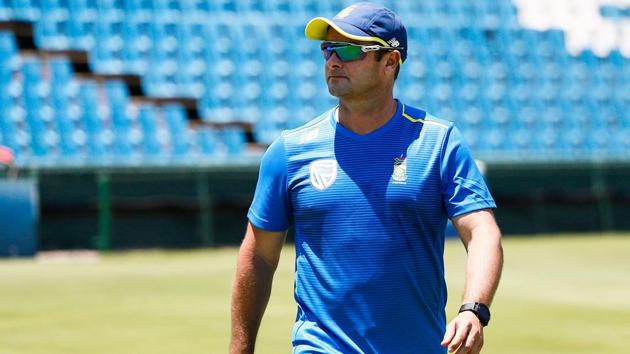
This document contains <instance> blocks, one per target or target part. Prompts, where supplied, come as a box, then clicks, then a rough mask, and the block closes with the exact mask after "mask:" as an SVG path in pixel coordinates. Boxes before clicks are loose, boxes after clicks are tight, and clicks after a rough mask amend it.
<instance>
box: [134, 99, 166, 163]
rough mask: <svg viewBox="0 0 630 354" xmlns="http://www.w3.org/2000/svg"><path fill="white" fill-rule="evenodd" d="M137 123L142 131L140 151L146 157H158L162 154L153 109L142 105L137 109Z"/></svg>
mask: <svg viewBox="0 0 630 354" xmlns="http://www.w3.org/2000/svg"><path fill="white" fill-rule="evenodd" d="M138 121H139V123H140V127H141V129H142V140H143V141H142V150H143V153H144V155H146V156H159V155H160V154H161V153H162V149H161V145H162V143H160V141H159V138H158V136H159V134H158V130H157V124H156V121H157V116H156V112H155V107H153V106H148V105H143V106H140V107H139V108H138Z"/></svg>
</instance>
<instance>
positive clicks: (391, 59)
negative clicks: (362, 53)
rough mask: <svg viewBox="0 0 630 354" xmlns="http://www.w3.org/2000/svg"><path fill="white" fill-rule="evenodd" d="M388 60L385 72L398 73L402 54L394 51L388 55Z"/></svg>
mask: <svg viewBox="0 0 630 354" xmlns="http://www.w3.org/2000/svg"><path fill="white" fill-rule="evenodd" d="M388 54H389V55H388V56H387V60H386V61H385V70H387V71H390V70H391V71H392V73H395V72H396V69H397V68H398V65H400V52H399V51H397V50H392V51H391V52H389V53H388Z"/></svg>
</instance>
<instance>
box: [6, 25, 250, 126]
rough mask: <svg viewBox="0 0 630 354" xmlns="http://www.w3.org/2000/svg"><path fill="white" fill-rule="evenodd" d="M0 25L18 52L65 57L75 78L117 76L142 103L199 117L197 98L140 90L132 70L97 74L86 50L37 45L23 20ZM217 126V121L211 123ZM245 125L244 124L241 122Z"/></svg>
mask: <svg viewBox="0 0 630 354" xmlns="http://www.w3.org/2000/svg"><path fill="white" fill-rule="evenodd" d="M0 29H4V30H9V31H11V32H13V34H14V35H15V37H16V39H17V44H18V50H19V53H20V55H23V56H35V57H38V58H39V59H43V60H46V59H48V58H54V57H65V58H68V59H69V60H70V61H71V63H72V69H73V71H74V73H75V77H76V78H77V79H78V80H93V81H95V82H98V83H103V82H106V81H112V80H121V81H123V82H125V84H126V85H127V88H128V90H129V93H130V94H131V96H132V99H133V100H134V101H137V102H142V103H144V104H153V105H155V106H163V105H165V104H174V103H175V104H180V105H182V106H184V107H185V108H186V113H187V117H188V120H189V121H200V120H201V117H200V115H199V111H198V109H197V100H196V99H194V98H189V97H151V96H146V95H145V94H144V90H143V89H142V78H141V77H140V76H139V75H135V74H99V73H95V72H93V71H92V69H91V68H90V65H89V54H88V53H87V52H86V51H83V50H73V49H68V50H58V49H40V48H37V46H36V45H35V42H34V32H33V24H32V23H30V22H27V21H0ZM214 126H215V127H219V128H220V127H221V126H220V125H216V124H215V125H214ZM243 127H244V128H248V126H247V125H243ZM249 129H250V130H251V126H249Z"/></svg>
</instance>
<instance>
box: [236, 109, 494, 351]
mask: <svg viewBox="0 0 630 354" xmlns="http://www.w3.org/2000/svg"><path fill="white" fill-rule="evenodd" d="M336 111H337V109H336V108H335V109H332V110H330V111H329V112H327V113H325V114H323V115H321V116H320V117H318V118H316V119H315V120H313V121H311V122H310V123H308V124H306V125H305V126H303V127H301V128H298V129H295V130H292V131H288V132H285V133H283V134H282V136H280V137H279V138H278V139H277V140H276V141H275V142H274V143H273V144H272V145H271V146H270V147H269V149H268V150H267V152H266V153H265V155H264V156H263V159H262V162H261V167H260V176H259V179H258V184H257V187H256V193H255V196H254V200H253V203H252V205H251V208H250V210H249V213H248V218H249V220H250V222H251V223H252V224H253V225H254V226H256V227H258V228H261V229H264V230H267V231H284V230H286V229H288V228H289V227H290V226H291V225H293V226H295V247H296V264H295V300H296V302H297V305H298V311H297V318H296V322H295V325H294V328H293V333H292V340H293V348H294V351H293V352H294V353H329V354H330V353H343V354H348V353H396V354H403V353H425V354H426V353H428V354H432V353H445V352H446V349H445V348H443V347H441V346H440V342H441V340H442V337H443V335H444V330H445V323H446V318H445V311H444V307H445V306H446V297H447V294H446V284H445V281H444V263H443V252H444V228H445V225H446V221H447V217H449V218H452V217H455V216H458V215H461V214H465V213H469V212H471V211H475V210H479V209H486V208H495V203H494V201H493V199H492V197H491V195H490V193H489V191H488V189H487V187H486V184H485V182H484V180H483V178H482V176H481V174H480V172H479V170H478V169H477V166H476V165H475V162H474V160H473V158H472V156H471V153H470V150H469V148H468V147H467V146H466V145H465V143H464V142H463V141H462V137H461V134H460V132H459V131H458V130H457V128H455V127H454V126H453V124H452V123H450V122H447V121H443V120H439V119H436V118H434V117H431V116H429V115H427V114H426V113H425V112H424V111H422V110H419V109H416V108H413V107H410V106H406V105H403V104H401V103H400V102H399V103H398V108H397V111H396V113H395V115H394V116H393V117H392V118H391V119H390V120H389V121H388V122H387V123H386V124H385V125H383V126H382V127H380V128H379V129H378V130H376V131H374V132H371V133H369V134H366V135H358V134H356V133H353V132H352V131H350V130H348V129H346V128H344V127H343V126H342V125H340V124H338V122H337V120H336V118H335V117H336Z"/></svg>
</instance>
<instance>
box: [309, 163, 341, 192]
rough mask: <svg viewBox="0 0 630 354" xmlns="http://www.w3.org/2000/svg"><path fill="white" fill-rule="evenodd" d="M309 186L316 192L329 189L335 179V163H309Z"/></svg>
mask: <svg viewBox="0 0 630 354" xmlns="http://www.w3.org/2000/svg"><path fill="white" fill-rule="evenodd" d="M310 172H311V185H313V187H314V188H315V189H317V190H318V191H323V190H325V189H327V188H328V187H330V186H331V185H332V184H333V183H334V182H335V180H336V179H337V161H335V160H329V159H326V160H317V161H313V162H311V166H310Z"/></svg>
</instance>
